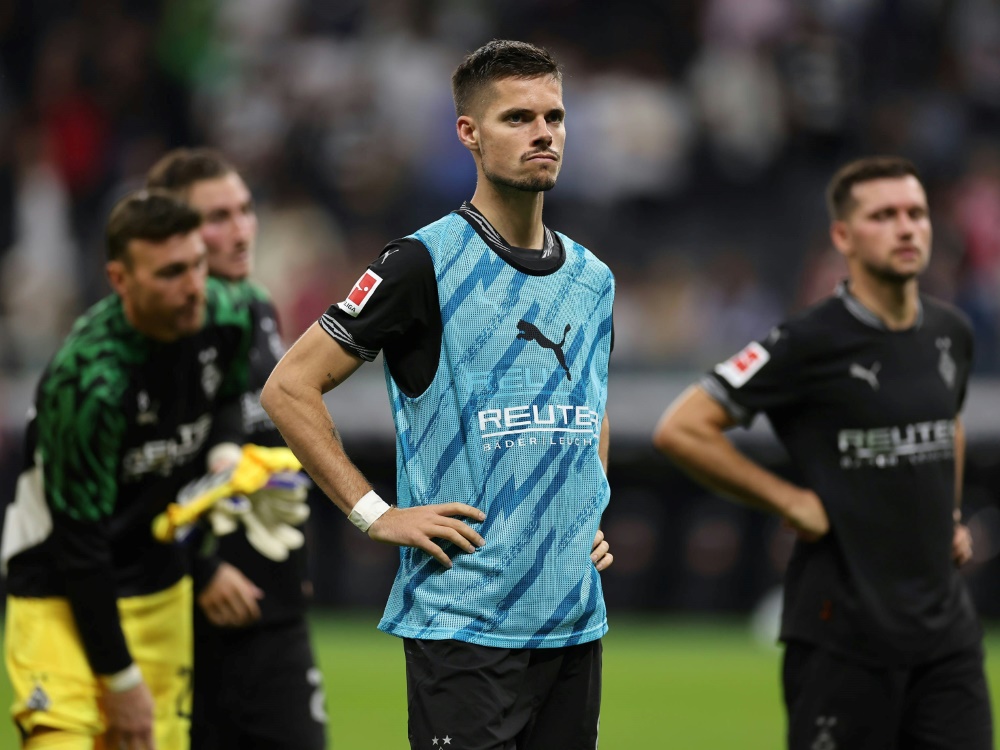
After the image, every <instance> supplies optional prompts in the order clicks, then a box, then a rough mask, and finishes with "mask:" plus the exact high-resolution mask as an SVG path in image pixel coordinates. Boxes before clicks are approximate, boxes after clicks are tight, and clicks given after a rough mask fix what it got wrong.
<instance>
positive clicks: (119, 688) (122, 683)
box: [101, 662, 142, 693]
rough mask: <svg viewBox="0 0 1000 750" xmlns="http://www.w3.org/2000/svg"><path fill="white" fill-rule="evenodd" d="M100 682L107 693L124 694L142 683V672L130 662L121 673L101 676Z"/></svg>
mask: <svg viewBox="0 0 1000 750" xmlns="http://www.w3.org/2000/svg"><path fill="white" fill-rule="evenodd" d="M101 682H102V683H104V687H105V688H107V690H108V692H111V693H124V692H125V691H126V690H131V689H132V688H134V687H135V686H136V685H138V684H139V683H141V682H142V672H140V671H139V665H138V664H136V663H135V662H132V663H131V664H129V665H128V666H127V667H125V669H123V670H122V671H121V672H115V673H114V674H111V675H103V676H102V677H101Z"/></svg>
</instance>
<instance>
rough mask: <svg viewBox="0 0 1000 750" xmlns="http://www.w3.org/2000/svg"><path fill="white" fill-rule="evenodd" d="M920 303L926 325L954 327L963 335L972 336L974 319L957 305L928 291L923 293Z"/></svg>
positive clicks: (943, 327) (942, 327) (941, 327)
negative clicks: (933, 295)
mask: <svg viewBox="0 0 1000 750" xmlns="http://www.w3.org/2000/svg"><path fill="white" fill-rule="evenodd" d="M920 305H921V307H922V308H923V313H924V321H925V324H926V325H928V326H932V327H933V328H935V329H952V330H954V331H956V332H958V333H960V334H961V335H965V336H968V337H970V338H971V337H972V321H970V320H969V317H968V316H967V315H966V314H965V313H964V312H962V311H961V310H960V309H958V308H957V307H955V305H953V304H951V303H950V302H946V301H944V300H942V299H938V298H937V297H932V296H931V295H929V294H926V293H921V295H920Z"/></svg>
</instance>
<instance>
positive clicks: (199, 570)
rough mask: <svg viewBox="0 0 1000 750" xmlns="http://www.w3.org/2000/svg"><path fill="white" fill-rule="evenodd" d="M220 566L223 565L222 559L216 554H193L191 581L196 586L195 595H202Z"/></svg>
mask: <svg viewBox="0 0 1000 750" xmlns="http://www.w3.org/2000/svg"><path fill="white" fill-rule="evenodd" d="M220 565H222V558H221V557H219V556H218V555H217V554H215V553H214V552H212V553H209V554H202V553H200V552H194V553H193V554H192V556H191V581H192V583H193V584H194V593H195V595H197V594H199V593H201V591H202V589H204V588H205V587H206V586H207V585H208V584H209V582H210V581H211V580H212V577H213V576H214V575H215V571H217V570H218V569H219V566H220Z"/></svg>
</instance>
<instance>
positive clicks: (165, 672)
mask: <svg viewBox="0 0 1000 750" xmlns="http://www.w3.org/2000/svg"><path fill="white" fill-rule="evenodd" d="M191 606H192V593H191V579H189V578H182V579H181V580H180V581H178V582H177V583H176V584H174V585H173V586H171V587H170V588H168V589H164V590H163V591H158V592H156V593H155V594H147V595H145V596H134V597H127V598H122V599H119V600H118V614H119V617H120V619H121V624H122V630H123V631H124V633H125V640H126V642H127V643H128V648H129V651H130V652H131V654H132V659H133V660H134V661H135V663H136V664H137V665H138V666H139V669H140V670H142V676H143V678H144V679H145V681H146V684H147V685H148V686H149V690H150V692H151V693H152V695H153V700H154V701H155V704H156V707H155V715H154V722H155V723H154V731H155V734H156V746H157V747H158V748H170V750H173V749H174V748H179V749H180V750H185V749H186V748H187V747H188V730H189V727H190V716H191V676H192V632H191ZM4 638H5V644H4V652H5V657H6V662H7V673H8V675H9V676H10V681H11V683H12V684H13V686H14V705H13V708H12V713H13V717H14V721H15V723H16V724H17V725H18V727H19V728H20V730H21V732H22V733H23V734H25V735H30V734H31V733H32V732H33V731H34V730H35V729H36V727H44V728H47V729H54V730H61V732H66V733H70V734H76V735H81V736H83V737H90V738H96V737H99V736H100V735H103V734H104V732H105V729H106V725H105V720H104V715H103V712H102V711H101V707H100V703H99V699H100V696H101V693H102V688H101V686H100V684H99V683H98V681H97V678H96V677H95V676H94V672H93V671H92V670H91V668H90V664H89V663H88V662H87V656H86V654H85V653H84V650H83V644H82V642H81V641H80V635H79V633H78V631H77V629H76V622H75V620H74V618H73V613H72V611H71V610H70V606H69V602H68V601H67V600H66V599H64V598H58V597H52V598H41V599H39V598H25V597H16V596H8V597H7V624H6V631H5V636H4ZM61 732H59V733H61ZM51 734H56V733H52V732H44V735H51ZM44 735H39V736H38V739H39V740H41V741H42V742H43V744H44V743H45V741H46V740H48V741H51V740H54V739H55V738H54V737H51V736H45V739H44V740H43V739H42V737H43V736H44ZM84 746H85V745H81V747H84ZM91 746H94V744H93V740H91ZM97 746H100V743H98V745H97Z"/></svg>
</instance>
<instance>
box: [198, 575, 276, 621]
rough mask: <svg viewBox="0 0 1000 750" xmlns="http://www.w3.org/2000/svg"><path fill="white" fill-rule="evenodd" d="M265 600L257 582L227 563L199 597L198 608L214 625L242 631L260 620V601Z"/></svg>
mask: <svg viewBox="0 0 1000 750" xmlns="http://www.w3.org/2000/svg"><path fill="white" fill-rule="evenodd" d="M263 597H264V592H263V591H261V590H260V589H259V588H258V587H257V586H256V585H255V584H254V582H253V581H251V580H250V579H249V578H247V577H246V576H245V575H243V573H241V572H240V571H239V570H238V569H237V568H235V567H234V566H232V565H230V564H229V563H227V562H224V563H222V564H220V565H219V567H218V568H217V569H216V571H215V574H214V575H213V576H212V579H211V580H210V581H209V582H208V585H206V586H205V588H204V589H202V590H201V593H200V594H198V606H200V607H201V608H202V611H203V612H204V613H205V616H206V617H207V618H208V621H209V622H211V623H212V624H213V625H215V626H217V627H230V628H239V627H244V626H246V625H249V624H250V623H252V622H255V621H257V620H259V619H260V605H258V604H257V601H258V600H260V599H262V598H263Z"/></svg>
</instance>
